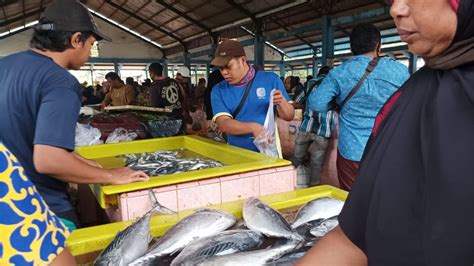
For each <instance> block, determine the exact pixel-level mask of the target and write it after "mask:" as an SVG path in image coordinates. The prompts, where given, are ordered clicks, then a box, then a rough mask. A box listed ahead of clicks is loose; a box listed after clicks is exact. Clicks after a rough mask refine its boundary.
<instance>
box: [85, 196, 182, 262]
mask: <svg viewBox="0 0 474 266" xmlns="http://www.w3.org/2000/svg"><path fill="white" fill-rule="evenodd" d="M148 196H149V197H150V201H151V202H152V205H153V206H154V207H153V208H152V209H151V210H150V211H148V212H147V213H145V214H144V215H143V216H142V217H141V218H140V219H138V220H137V221H136V222H135V223H133V224H131V225H130V226H128V227H127V228H125V230H123V231H121V232H119V233H118V234H117V235H116V236H115V238H114V239H113V240H112V242H110V243H109V245H108V246H107V247H106V248H105V249H104V250H103V251H102V252H101V254H100V255H99V257H98V258H97V259H96V261H95V262H94V265H118V266H121V265H128V264H129V263H130V262H132V261H134V260H135V259H137V258H139V257H141V256H142V255H143V254H145V252H146V251H147V250H148V245H149V244H150V241H151V240H152V237H151V235H150V219H151V216H152V215H154V214H160V213H161V214H174V213H175V212H174V211H172V210H170V209H168V208H166V207H165V206H163V205H161V204H160V203H159V202H158V200H157V199H156V196H155V194H154V193H153V190H152V189H148Z"/></svg>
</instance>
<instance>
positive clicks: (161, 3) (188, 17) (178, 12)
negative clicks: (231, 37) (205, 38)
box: [156, 0, 212, 34]
mask: <svg viewBox="0 0 474 266" xmlns="http://www.w3.org/2000/svg"><path fill="white" fill-rule="evenodd" d="M156 2H158V3H159V4H160V5H162V6H164V7H165V8H167V9H169V10H171V11H173V12H174V13H176V14H178V15H180V16H181V17H183V18H185V19H186V20H188V21H189V22H191V23H194V24H196V25H197V26H198V27H200V28H201V29H203V30H205V31H207V32H209V34H211V33H212V31H211V28H209V27H208V26H206V25H204V24H203V23H201V22H199V21H197V20H195V19H193V18H192V17H190V16H189V15H188V14H186V13H184V12H181V11H179V10H178V9H177V8H175V7H174V6H172V5H170V4H168V3H166V2H165V1H164V0H156Z"/></svg>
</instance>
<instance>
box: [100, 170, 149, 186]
mask: <svg viewBox="0 0 474 266" xmlns="http://www.w3.org/2000/svg"><path fill="white" fill-rule="evenodd" d="M108 171H109V173H110V174H111V178H110V184H112V185H120V184H128V183H132V182H141V181H147V180H148V179H149V176H148V175H147V174H145V172H143V171H135V170H132V169H130V168H128V167H121V168H114V169H109V170H108Z"/></svg>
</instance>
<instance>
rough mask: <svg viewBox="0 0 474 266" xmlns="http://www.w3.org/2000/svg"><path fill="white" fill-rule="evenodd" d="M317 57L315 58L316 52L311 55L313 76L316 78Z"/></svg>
mask: <svg viewBox="0 0 474 266" xmlns="http://www.w3.org/2000/svg"><path fill="white" fill-rule="evenodd" d="M318 63H319V61H318V59H317V58H316V54H314V56H313V77H314V78H316V77H317V76H318V70H319V69H318Z"/></svg>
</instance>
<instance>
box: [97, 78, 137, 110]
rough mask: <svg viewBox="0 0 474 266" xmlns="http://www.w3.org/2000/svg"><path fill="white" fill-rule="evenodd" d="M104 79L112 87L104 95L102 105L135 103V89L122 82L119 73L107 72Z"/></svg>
mask: <svg viewBox="0 0 474 266" xmlns="http://www.w3.org/2000/svg"><path fill="white" fill-rule="evenodd" d="M105 79H106V80H107V82H108V83H109V84H110V87H111V88H112V89H111V90H110V91H109V93H107V95H105V98H104V101H103V102H102V107H106V106H109V105H112V106H123V105H131V104H134V103H135V98H136V96H137V95H136V94H135V89H134V88H133V87H132V86H130V85H126V84H124V83H123V81H122V80H121V79H120V77H119V75H118V74H117V73H115V72H109V73H107V75H105Z"/></svg>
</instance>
